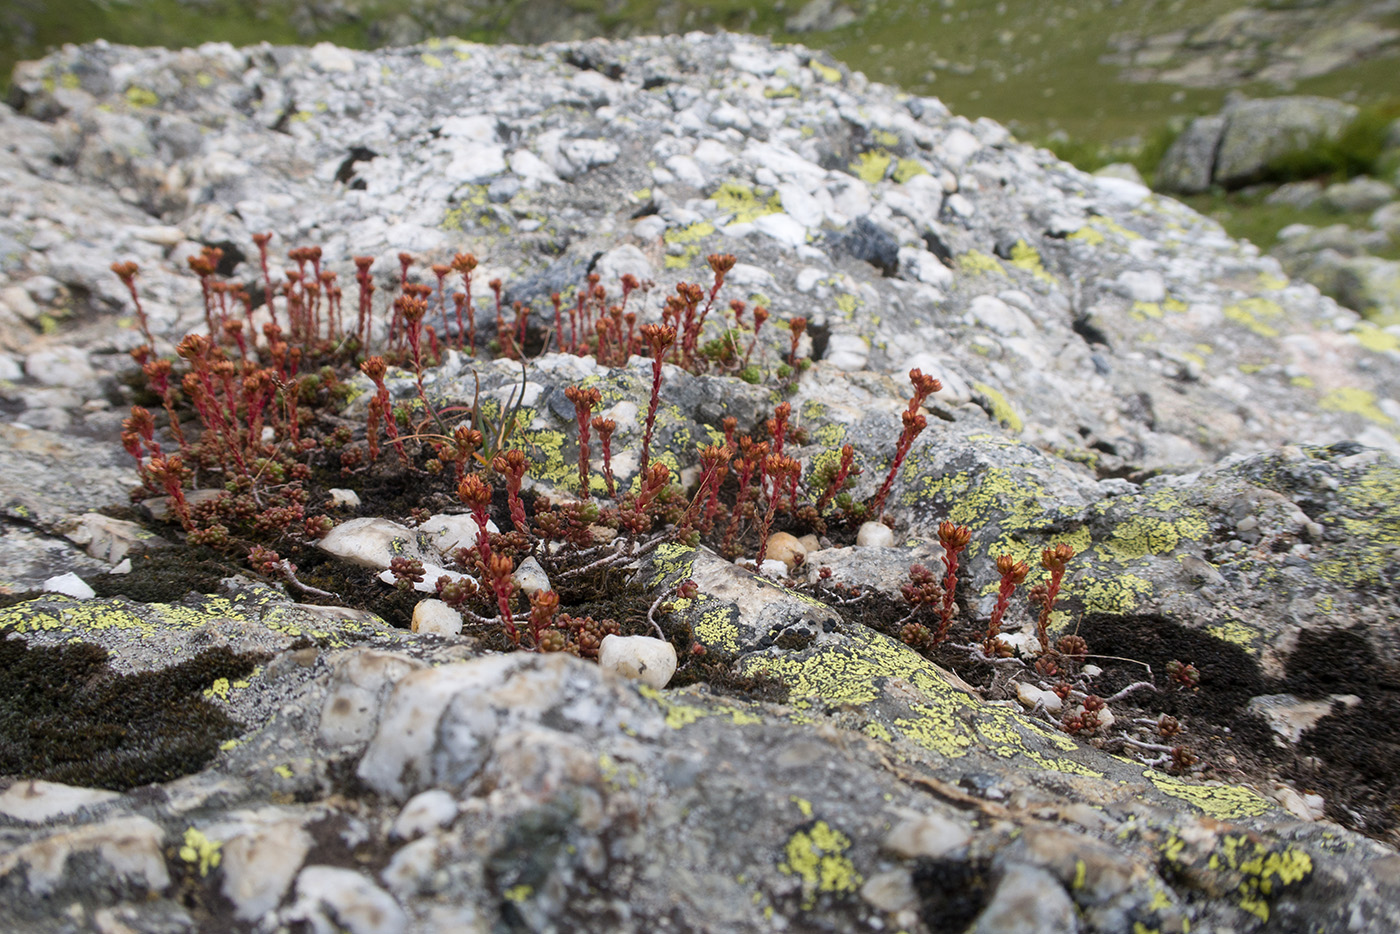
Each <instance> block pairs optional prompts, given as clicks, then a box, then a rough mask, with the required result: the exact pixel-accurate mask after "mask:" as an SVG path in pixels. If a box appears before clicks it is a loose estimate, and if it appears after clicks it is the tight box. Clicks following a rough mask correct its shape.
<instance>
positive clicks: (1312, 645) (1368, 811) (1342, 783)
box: [1283, 629, 1400, 844]
mask: <svg viewBox="0 0 1400 934" xmlns="http://www.w3.org/2000/svg"><path fill="white" fill-rule="evenodd" d="M1283 688H1284V690H1287V691H1289V692H1290V693H1293V694H1296V695H1298V696H1299V697H1300V698H1303V699H1305V700H1316V699H1321V698H1325V697H1327V696H1329V695H1335V694H1353V695H1356V696H1358V697H1360V698H1361V703H1360V704H1358V705H1356V706H1354V707H1349V706H1347V705H1346V704H1344V703H1341V702H1337V703H1334V704H1333V707H1332V713H1331V714H1330V715H1328V716H1326V717H1323V718H1322V719H1321V720H1319V721H1318V723H1317V725H1316V726H1314V727H1313V728H1312V729H1310V730H1308V731H1306V732H1305V733H1304V734H1303V736H1302V738H1301V739H1300V741H1299V743H1298V747H1297V749H1298V753H1299V755H1298V758H1297V759H1296V761H1295V763H1294V764H1293V774H1294V775H1296V776H1297V781H1298V782H1299V784H1300V785H1303V786H1305V787H1310V788H1312V789H1314V790H1316V791H1317V792H1318V793H1319V794H1321V795H1322V796H1323V797H1324V798H1325V799H1326V800H1327V816H1328V817H1329V818H1331V819H1332V820H1335V821H1337V822H1338V823H1340V824H1343V825H1344V826H1348V827H1354V828H1356V829H1357V830H1361V831H1363V832H1365V833H1369V834H1371V835H1373V836H1378V837H1380V838H1382V839H1384V840H1386V842H1388V843H1391V844H1395V843H1397V842H1400V784H1397V783H1396V780H1395V776H1396V775H1400V670H1397V669H1396V668H1395V667H1394V666H1390V665H1386V664H1384V663H1383V662H1381V661H1380V659H1378V658H1377V657H1376V655H1375V653H1374V652H1373V651H1372V650H1371V648H1370V647H1369V646H1368V645H1367V643H1366V640H1365V637H1364V636H1363V635H1362V634H1360V633H1358V632H1356V631H1354V630H1342V629H1338V630H1331V631H1317V630H1313V631H1306V632H1303V633H1302V634H1301V635H1300V636H1299V638H1298V645H1297V646H1296V648H1295V649H1294V651H1293V654H1292V655H1290V656H1289V657H1288V662H1287V666H1286V675H1285V680H1284V685H1283Z"/></svg>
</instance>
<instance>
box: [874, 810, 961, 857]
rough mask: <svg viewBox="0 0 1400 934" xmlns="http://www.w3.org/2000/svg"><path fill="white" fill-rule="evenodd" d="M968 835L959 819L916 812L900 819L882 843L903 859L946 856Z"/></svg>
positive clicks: (959, 845)
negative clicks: (917, 813) (913, 815)
mask: <svg viewBox="0 0 1400 934" xmlns="http://www.w3.org/2000/svg"><path fill="white" fill-rule="evenodd" d="M971 839H972V831H971V830H969V829H968V828H967V827H966V826H965V825H964V824H963V823H962V822H960V821H956V820H952V819H951V818H947V817H943V816H942V815H940V814H920V815H918V816H917V817H911V818H908V819H906V820H903V821H900V822H899V823H898V824H896V825H895V826H894V828H893V829H891V830H890V833H889V836H887V837H885V843H884V847H885V849H886V850H889V851H890V852H891V853H893V854H895V855H896V856H900V857H903V858H904V859H917V858H918V857H920V856H925V857H928V858H930V859H937V858H939V857H940V856H946V855H947V854H949V853H951V852H953V851H954V850H956V849H957V848H958V847H961V846H964V845H966V843H967V841H969V840H971Z"/></svg>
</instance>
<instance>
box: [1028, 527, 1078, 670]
mask: <svg viewBox="0 0 1400 934" xmlns="http://www.w3.org/2000/svg"><path fill="white" fill-rule="evenodd" d="M1073 557H1074V548H1073V547H1072V546H1070V545H1068V544H1066V543H1064V542H1061V543H1060V544H1058V545H1056V546H1054V547H1053V548H1047V549H1045V550H1044V551H1042V552H1041V553H1040V565H1041V567H1043V568H1045V569H1046V570H1047V571H1049V572H1050V582H1049V583H1048V584H1047V585H1046V588H1045V598H1044V602H1043V603H1041V605H1040V616H1039V617H1038V618H1037V619H1036V622H1035V637H1036V640H1037V641H1038V642H1039V643H1040V651H1041V653H1042V654H1043V653H1045V652H1048V651H1049V650H1050V636H1049V632H1048V629H1049V626H1050V614H1051V613H1052V612H1054V609H1055V601H1056V600H1058V599H1059V597H1060V582H1061V581H1062V580H1063V579H1064V576H1065V567H1066V566H1067V565H1068V564H1069V559H1070V558H1073Z"/></svg>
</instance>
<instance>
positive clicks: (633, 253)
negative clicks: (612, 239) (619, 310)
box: [593, 243, 656, 293]
mask: <svg viewBox="0 0 1400 934" xmlns="http://www.w3.org/2000/svg"><path fill="white" fill-rule="evenodd" d="M593 271H594V272H596V273H597V274H598V276H599V278H600V280H601V281H602V284H603V285H605V286H607V289H608V291H609V292H610V293H618V292H620V290H621V288H622V287H621V285H619V282H620V280H621V279H622V277H623V276H625V275H633V276H636V277H637V280H638V281H645V280H647V279H650V278H651V277H652V276H654V275H655V274H656V269H655V268H654V267H653V266H652V264H651V261H650V260H648V259H647V256H646V254H645V253H643V252H642V251H641V250H639V249H638V248H637V247H636V246H635V245H633V244H631V243H624V244H622V245H621V246H616V247H613V248H612V249H611V250H608V252H606V253H604V254H603V255H602V256H600V257H598V262H597V264H596V265H595V266H594V268H593Z"/></svg>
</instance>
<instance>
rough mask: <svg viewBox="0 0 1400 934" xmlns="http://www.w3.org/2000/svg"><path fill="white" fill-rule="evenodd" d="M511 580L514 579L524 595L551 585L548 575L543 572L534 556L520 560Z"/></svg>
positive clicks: (534, 592)
mask: <svg viewBox="0 0 1400 934" xmlns="http://www.w3.org/2000/svg"><path fill="white" fill-rule="evenodd" d="M511 580H513V581H515V583H516V585H517V586H519V588H520V589H521V590H522V591H524V592H525V595H526V596H532V595H534V594H537V593H541V592H542V591H545V590H549V589H550V586H551V585H550V583H549V575H548V574H546V573H545V572H544V568H543V567H542V566H541V565H540V563H539V562H538V561H536V560H535V558H534V557H529V558H526V559H525V560H524V561H522V562H520V565H519V567H517V568H516V569H515V573H514V574H512V575H511Z"/></svg>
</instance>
